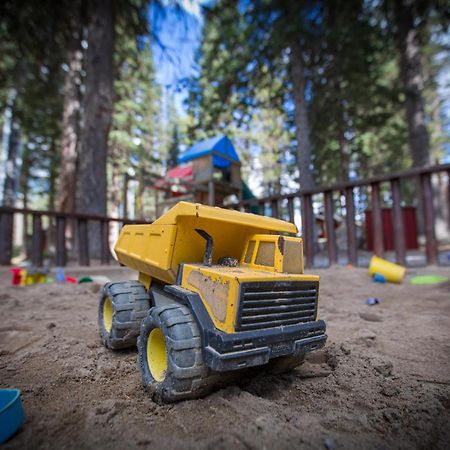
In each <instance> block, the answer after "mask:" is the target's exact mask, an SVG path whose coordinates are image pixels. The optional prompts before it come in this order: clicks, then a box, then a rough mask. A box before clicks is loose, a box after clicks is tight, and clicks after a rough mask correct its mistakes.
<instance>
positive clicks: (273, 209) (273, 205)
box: [270, 199, 280, 219]
mask: <svg viewBox="0 0 450 450" xmlns="http://www.w3.org/2000/svg"><path fill="white" fill-rule="evenodd" d="M270 212H271V215H272V217H275V219H278V218H279V217H280V213H279V210H278V200H277V199H273V200H271V202H270Z"/></svg>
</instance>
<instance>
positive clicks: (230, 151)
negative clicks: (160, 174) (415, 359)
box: [178, 135, 240, 169]
mask: <svg viewBox="0 0 450 450" xmlns="http://www.w3.org/2000/svg"><path fill="white" fill-rule="evenodd" d="M213 152H214V153H215V155H214V156H213V164H214V167H218V168H220V169H224V168H227V167H229V166H230V165H231V161H230V160H229V159H231V160H232V161H236V162H240V161H239V156H238V155H237V153H236V150H235V148H234V146H233V143H232V142H231V141H230V139H228V137H227V136H224V135H220V136H215V137H212V138H209V139H205V140H204V141H200V142H197V143H196V144H194V145H193V146H192V147H190V148H188V149H187V150H186V151H185V152H183V153H181V155H180V156H179V157H178V163H184V162H188V161H192V160H193V159H197V158H200V157H201V156H205V155H209V154H211V153H213ZM220 155H223V156H226V157H227V158H229V159H225V158H221V157H220Z"/></svg>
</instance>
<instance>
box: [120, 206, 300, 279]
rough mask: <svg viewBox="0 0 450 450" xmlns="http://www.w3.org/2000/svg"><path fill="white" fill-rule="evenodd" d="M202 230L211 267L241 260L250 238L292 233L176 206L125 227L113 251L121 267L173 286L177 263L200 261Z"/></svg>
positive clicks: (240, 216) (211, 210)
mask: <svg viewBox="0 0 450 450" xmlns="http://www.w3.org/2000/svg"><path fill="white" fill-rule="evenodd" d="M196 229H202V230H204V231H206V232H207V233H208V234H209V235H211V237H212V238H213V240H214V252H213V263H217V261H218V260H219V258H221V257H224V256H231V257H233V258H236V259H240V257H241V254H242V251H243V249H244V247H245V242H246V240H247V239H248V237H250V236H251V235H254V234H272V233H276V234H290V235H295V234H296V233H297V227H296V226H295V225H294V224H292V223H289V222H285V221H283V220H278V219H273V218H270V217H263V216H258V215H255V214H249V213H242V212H239V211H233V210H227V209H222V208H217V207H211V206H205V205H200V204H194V203H188V202H179V203H178V204H177V205H175V206H174V207H173V208H172V209H170V210H169V211H168V212H167V213H165V214H164V215H162V216H161V217H160V218H159V219H158V220H156V221H155V222H154V223H153V224H150V225H125V226H124V227H123V229H122V231H121V233H120V236H119V239H118V241H117V243H116V246H115V251H116V254H117V258H118V260H119V262H120V263H122V264H124V265H126V266H128V267H129V268H131V269H134V270H136V271H138V272H140V273H142V274H145V275H148V276H150V277H151V278H154V279H158V280H161V281H163V282H165V283H175V279H176V274H177V271H178V267H179V264H180V263H195V262H201V261H202V260H203V255H204V251H205V240H204V239H203V238H202V237H201V236H200V235H199V234H198V233H197V232H196V231H195V230H196Z"/></svg>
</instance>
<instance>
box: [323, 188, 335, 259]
mask: <svg viewBox="0 0 450 450" xmlns="http://www.w3.org/2000/svg"><path fill="white" fill-rule="evenodd" d="M324 203H325V226H326V230H327V248H328V259H329V262H330V265H331V264H336V263H337V259H338V257H337V246H336V232H335V229H334V208H333V192H332V191H325V192H324Z"/></svg>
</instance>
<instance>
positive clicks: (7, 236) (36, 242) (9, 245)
mask: <svg viewBox="0 0 450 450" xmlns="http://www.w3.org/2000/svg"><path fill="white" fill-rule="evenodd" d="M17 215H22V216H23V217H25V218H27V219H28V218H30V217H31V222H32V223H31V227H32V232H31V237H30V236H29V235H28V237H27V239H31V249H30V251H29V257H30V260H31V262H32V264H33V265H35V266H37V267H41V266H42V265H43V260H44V250H45V247H48V246H49V245H48V244H51V245H53V246H54V248H55V252H54V258H53V259H54V261H53V262H54V263H55V264H56V266H60V267H63V266H65V265H66V264H67V260H68V245H67V244H68V242H67V240H68V239H67V229H68V224H69V222H70V225H71V227H72V228H73V231H74V234H75V236H76V238H75V239H73V241H74V242H76V243H77V247H78V252H77V253H78V258H77V259H78V263H79V264H80V265H81V266H89V265H90V261H91V249H92V247H93V242H92V239H90V230H92V227H93V226H97V227H98V230H97V231H98V235H96V237H99V240H100V242H99V243H96V244H97V247H99V249H100V251H99V260H100V263H101V264H109V262H110V259H111V251H110V246H109V233H110V225H111V223H112V222H119V224H121V225H123V224H125V223H145V221H143V220H140V221H139V220H130V219H123V218H113V217H107V216H102V215H94V214H80V213H61V212H56V211H37V210H32V209H23V208H7V207H1V208H0V265H10V264H11V259H12V256H13V237H14V236H13V234H14V228H15V227H14V217H15V216H17ZM44 218H45V219H47V221H48V226H47V230H49V229H51V230H52V231H53V233H52V239H51V240H52V242H50V243H49V242H47V245H46V246H45V245H44V230H43V225H42V224H43V219H44ZM25 234H26V235H27V233H26V232H25ZM26 244H27V242H25V247H27V245H26ZM75 253H76V252H75Z"/></svg>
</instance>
